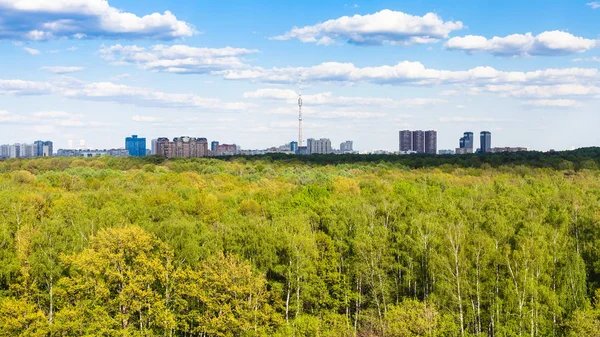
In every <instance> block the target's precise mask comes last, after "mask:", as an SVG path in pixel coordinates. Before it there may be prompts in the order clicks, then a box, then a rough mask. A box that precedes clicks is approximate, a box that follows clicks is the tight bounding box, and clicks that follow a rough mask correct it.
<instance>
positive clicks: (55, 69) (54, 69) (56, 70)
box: [42, 66, 83, 74]
mask: <svg viewBox="0 0 600 337" xmlns="http://www.w3.org/2000/svg"><path fill="white" fill-rule="evenodd" d="M42 70H45V71H48V72H51V73H53V74H70V73H74V72H78V71H82V70H83V67H64V66H47V67H42Z"/></svg>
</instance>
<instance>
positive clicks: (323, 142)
mask: <svg viewBox="0 0 600 337" xmlns="http://www.w3.org/2000/svg"><path fill="white" fill-rule="evenodd" d="M306 146H307V148H308V154H329V153H333V149H332V148H331V140H329V138H321V139H313V138H309V139H308V140H307V141H306Z"/></svg>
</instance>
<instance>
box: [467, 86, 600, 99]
mask: <svg viewBox="0 0 600 337" xmlns="http://www.w3.org/2000/svg"><path fill="white" fill-rule="evenodd" d="M471 92H474V93H481V92H488V93H495V94H499V95H500V96H506V97H517V98H566V97H583V98H584V97H595V96H597V95H600V87H597V86H593V85H582V84H557V85H525V86H523V85H485V86H482V87H479V88H472V89H471Z"/></svg>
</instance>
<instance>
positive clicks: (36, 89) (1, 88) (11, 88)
mask: <svg viewBox="0 0 600 337" xmlns="http://www.w3.org/2000/svg"><path fill="white" fill-rule="evenodd" d="M54 89H55V88H54V86H53V85H52V84H50V83H47V82H33V81H23V80H1V79H0V94H4V95H44V94H50V93H52V92H53V91H54Z"/></svg>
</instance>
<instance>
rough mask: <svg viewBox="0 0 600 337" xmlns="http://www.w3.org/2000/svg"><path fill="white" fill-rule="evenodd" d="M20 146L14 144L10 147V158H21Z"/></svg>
mask: <svg viewBox="0 0 600 337" xmlns="http://www.w3.org/2000/svg"><path fill="white" fill-rule="evenodd" d="M21 156H22V155H21V144H19V143H16V144H13V145H11V146H10V157H11V158H21Z"/></svg>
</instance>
